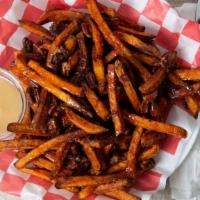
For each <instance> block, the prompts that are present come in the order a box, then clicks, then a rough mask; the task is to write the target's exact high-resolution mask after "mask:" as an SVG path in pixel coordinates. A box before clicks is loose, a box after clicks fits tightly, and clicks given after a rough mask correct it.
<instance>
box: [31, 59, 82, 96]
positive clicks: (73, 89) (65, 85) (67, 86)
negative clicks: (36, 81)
mask: <svg viewBox="0 0 200 200" xmlns="http://www.w3.org/2000/svg"><path fill="white" fill-rule="evenodd" d="M28 66H29V67H30V68H31V69H33V70H34V71H35V72H37V73H38V74H39V75H40V76H41V77H43V78H46V80H47V81H49V82H50V83H52V84H54V85H55V86H57V87H58V88H59V87H60V88H61V89H63V90H66V91H67V92H69V93H71V94H73V95H76V96H83V91H82V88H80V87H77V86H75V85H73V84H72V83H69V82H67V81H64V80H62V79H60V78H58V77H57V76H56V75H54V74H52V73H50V72H48V71H47V70H45V69H44V68H43V67H41V66H40V65H39V64H38V63H37V62H35V61H33V60H31V61H29V63H28Z"/></svg>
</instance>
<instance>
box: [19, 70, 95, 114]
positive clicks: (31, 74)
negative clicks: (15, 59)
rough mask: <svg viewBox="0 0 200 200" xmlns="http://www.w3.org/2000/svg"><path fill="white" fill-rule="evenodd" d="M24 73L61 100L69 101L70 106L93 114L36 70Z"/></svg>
mask: <svg viewBox="0 0 200 200" xmlns="http://www.w3.org/2000/svg"><path fill="white" fill-rule="evenodd" d="M23 73H24V75H25V76H26V77H28V78H30V79H31V80H33V81H35V82H36V83H38V84H39V85H40V86H42V87H44V88H45V89H46V90H47V91H49V92H50V93H52V94H54V95H55V96H57V97H58V98H59V99H60V100H62V101H63V102H65V103H67V105H68V106H69V107H72V108H74V109H77V110H78V111H80V112H84V113H85V114H86V115H88V116H91V114H90V113H89V112H88V111H86V110H85V108H84V107H83V106H81V105H80V104H79V103H78V102H77V101H76V100H74V99H73V98H72V97H71V96H70V95H69V94H67V93H64V92H63V91H62V90H60V89H59V88H57V87H55V86H54V85H52V84H51V83H49V82H46V81H44V79H42V78H41V77H39V76H38V75H37V74H36V73H35V72H33V71H29V70H26V71H24V72H23Z"/></svg>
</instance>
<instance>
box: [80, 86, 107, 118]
mask: <svg viewBox="0 0 200 200" xmlns="http://www.w3.org/2000/svg"><path fill="white" fill-rule="evenodd" d="M83 89H84V93H85V96H86V97H87V99H88V101H89V102H90V104H91V105H92V107H93V109H94V110H95V112H96V114H97V115H98V116H99V117H101V118H102V119H103V120H104V121H106V120H108V118H109V111H108V109H107V108H106V106H105V105H104V103H103V102H101V100H100V99H99V98H98V97H97V95H96V94H95V93H94V92H93V91H92V90H91V89H90V88H89V87H88V85H87V84H86V83H84V84H83Z"/></svg>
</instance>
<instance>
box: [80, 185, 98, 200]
mask: <svg viewBox="0 0 200 200" xmlns="http://www.w3.org/2000/svg"><path fill="white" fill-rule="evenodd" d="M95 187H96V186H93V185H90V186H86V187H85V188H83V189H82V190H81V191H80V192H79V193H78V197H79V199H85V198H87V197H88V196H90V195H91V194H93V191H94V189H95Z"/></svg>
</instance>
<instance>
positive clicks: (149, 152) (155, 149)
mask: <svg viewBox="0 0 200 200" xmlns="http://www.w3.org/2000/svg"><path fill="white" fill-rule="evenodd" d="M159 151H160V147H159V145H158V144H154V145H152V146H151V147H149V148H148V149H146V150H144V151H143V152H141V153H140V155H139V160H149V159H150V158H153V157H154V156H156V155H157V154H158V153H159Z"/></svg>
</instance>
